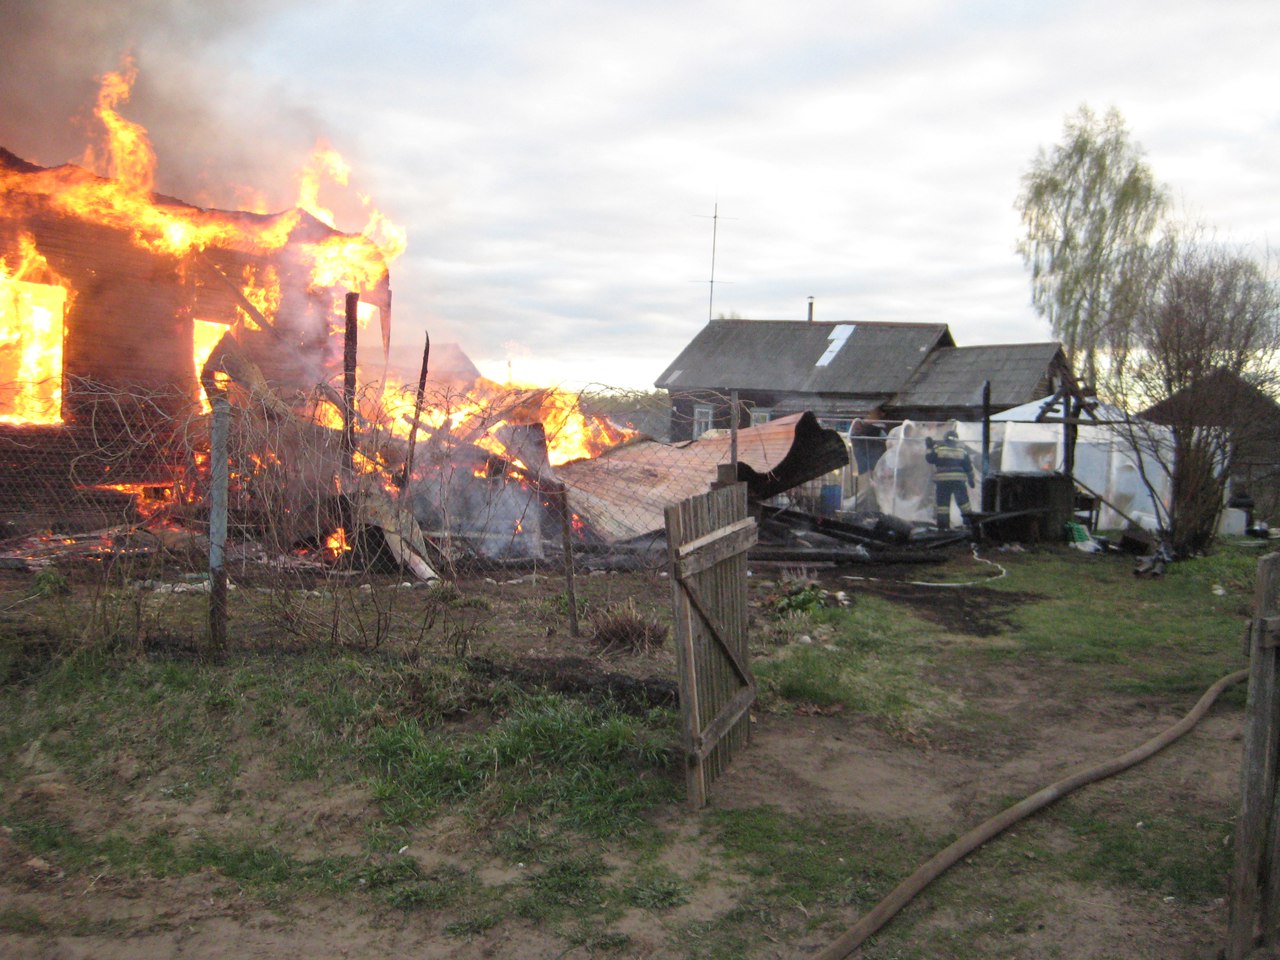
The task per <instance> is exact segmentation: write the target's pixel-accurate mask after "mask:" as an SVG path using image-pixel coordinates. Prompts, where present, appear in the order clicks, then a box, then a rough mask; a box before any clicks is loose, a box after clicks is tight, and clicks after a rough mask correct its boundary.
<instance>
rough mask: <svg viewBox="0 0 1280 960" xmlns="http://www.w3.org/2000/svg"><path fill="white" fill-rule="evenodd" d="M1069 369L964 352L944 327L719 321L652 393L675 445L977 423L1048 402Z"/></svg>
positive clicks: (1044, 351) (1019, 349)
mask: <svg viewBox="0 0 1280 960" xmlns="http://www.w3.org/2000/svg"><path fill="white" fill-rule="evenodd" d="M1069 376H1070V365H1069V364H1068V363H1067V360H1066V356H1065V354H1064V353H1063V351H1062V347H1061V346H1060V345H1059V344H1056V343H1040V344H1007V345H991V346H977V347H957V346H956V344H955V340H954V339H952V336H951V331H950V329H949V328H948V327H947V325H946V324H945V323H830V322H825V323H816V322H813V321H794V320H712V321H711V322H709V323H708V324H707V325H706V326H705V327H703V328H702V329H701V330H700V331H698V333H697V335H696V336H695V337H694V338H693V340H692V341H691V342H690V343H689V345H688V346H686V347H685V348H684V349H683V350H682V351H681V352H680V355H679V356H678V357H676V359H675V360H674V361H673V362H672V363H671V365H670V366H668V367H667V369H666V370H664V371H663V373H662V375H661V376H659V377H658V379H657V380H656V381H655V386H657V387H658V388H659V389H665V390H666V391H667V392H668V394H669V396H670V399H671V437H670V438H671V440H673V441H679V440H689V439H694V438H696V437H698V436H700V435H701V434H702V433H704V432H705V431H706V430H709V429H712V428H727V427H728V426H730V417H731V404H730V396H731V394H732V392H733V391H736V392H737V394H738V401H739V404H740V407H739V426H744V427H745V426H749V425H751V424H755V423H765V422H768V421H769V420H771V419H773V418H775V417H779V416H785V415H787V414H791V413H798V412H801V411H805V410H811V411H812V412H813V413H814V415H815V416H817V417H818V419H819V420H820V421H821V422H822V423H823V424H824V425H827V426H830V427H833V428H835V429H838V430H841V431H842V432H843V431H847V430H848V428H849V426H850V424H852V422H853V421H854V420H904V419H915V420H947V419H978V418H980V417H981V415H982V392H983V385H984V383H986V382H990V384H991V397H992V409H993V411H998V410H1004V409H1007V408H1009V407H1013V406H1017V405H1018V404H1021V403H1026V402H1027V401H1029V400H1033V399H1037V398H1040V397H1043V396H1045V395H1046V394H1049V393H1052V392H1053V391H1054V390H1055V389H1056V388H1057V387H1058V386H1059V385H1060V383H1061V381H1062V379H1063V378H1064V377H1069Z"/></svg>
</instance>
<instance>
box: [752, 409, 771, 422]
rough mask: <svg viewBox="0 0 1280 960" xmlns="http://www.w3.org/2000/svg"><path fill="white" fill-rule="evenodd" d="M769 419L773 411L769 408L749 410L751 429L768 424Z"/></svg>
mask: <svg viewBox="0 0 1280 960" xmlns="http://www.w3.org/2000/svg"><path fill="white" fill-rule="evenodd" d="M771 419H773V410H771V409H770V408H769V407H754V408H753V409H752V410H751V426H753V427H758V426H760V424H762V423H768V422H769V421H770V420H771Z"/></svg>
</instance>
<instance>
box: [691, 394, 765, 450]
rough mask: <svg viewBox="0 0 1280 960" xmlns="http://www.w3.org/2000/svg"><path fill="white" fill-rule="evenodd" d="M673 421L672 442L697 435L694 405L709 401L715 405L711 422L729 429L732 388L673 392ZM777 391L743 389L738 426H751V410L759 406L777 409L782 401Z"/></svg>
mask: <svg viewBox="0 0 1280 960" xmlns="http://www.w3.org/2000/svg"><path fill="white" fill-rule="evenodd" d="M669 396H670V398H671V425H670V432H669V436H670V439H671V442H672V443H682V442H684V441H686V440H692V439H693V423H694V408H695V407H696V406H700V405H705V406H709V407H711V410H712V417H711V426H712V428H713V429H717V430H728V429H729V428H730V427H731V426H732V416H733V414H732V406H733V405H732V403H731V402H730V394H729V391H727V390H726V391H724V392H723V393H720V392H717V391H710V390H699V391H691V392H689V393H680V392H674V391H672V392H670V393H669ZM779 399H780V397H779V395H778V394H776V393H765V392H763V391H758V390H741V391H739V392H738V428H739V429H744V428H746V427H749V426H751V412H752V410H755V409H770V410H771V409H773V407H774V406H775V405H776V404H777V403H778V402H779Z"/></svg>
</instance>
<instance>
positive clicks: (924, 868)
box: [813, 669, 1249, 960]
mask: <svg viewBox="0 0 1280 960" xmlns="http://www.w3.org/2000/svg"><path fill="white" fill-rule="evenodd" d="M1248 676H1249V671H1248V669H1244V670H1237V671H1236V672H1234V673H1229V674H1227V675H1226V676H1225V677H1223V678H1222V679H1220V680H1218V681H1217V682H1216V683H1215V684H1213V686H1211V687H1210V688H1209V689H1208V690H1206V691H1205V692H1204V694H1203V696H1201V697H1200V699H1199V701H1197V702H1196V705H1195V706H1194V707H1192V708H1191V712H1190V713H1188V714H1187V715H1186V716H1185V717H1183V718H1182V719H1181V720H1179V721H1178V722H1177V723H1175V724H1174V725H1173V726H1172V727H1169V728H1168V729H1167V730H1165V731H1164V732H1163V733H1161V734H1159V735H1158V736H1155V737H1152V738H1151V739H1150V740H1148V741H1147V742H1146V743H1144V744H1142V746H1140V747H1136V748H1134V749H1133V750H1130V751H1129V752H1128V753H1126V754H1123V755H1122V756H1119V757H1115V758H1114V759H1112V760H1108V761H1107V762H1105V763H1101V764H1099V765H1097V766H1095V767H1088V768H1086V769H1084V770H1079V771H1077V772H1076V773H1073V774H1072V775H1071V776H1069V777H1067V778H1065V779H1063V780H1059V781H1057V782H1056V783H1052V784H1050V785H1049V786H1047V787H1045V788H1044V789H1042V790H1038V791H1036V792H1035V793H1033V794H1031V795H1030V796H1028V797H1026V798H1025V799H1023V800H1020V801H1018V802H1017V803H1015V804H1014V805H1013V806H1011V807H1007V808H1006V809H1004V810H1002V811H1001V812H1000V813H998V814H996V815H995V816H994V817H992V818H991V819H990V820H987V821H986V822H985V823H982V824H979V825H978V826H977V827H974V828H973V829H972V830H970V831H969V832H968V833H966V834H964V835H963V836H962V837H960V838H959V839H958V840H956V841H955V842H954V843H952V844H951V845H950V846H949V847H947V848H946V849H945V850H942V851H941V852H939V853H937V854H935V855H934V856H933V857H932V859H930V860H928V861H926V862H925V863H923V864H921V866H920V867H918V868H917V869H916V871H915V873H913V874H911V876H909V877H907V879H906V880H904V881H902V883H900V884H898V886H897V887H895V888H894V889H893V891H892V892H890V894H889V895H888V896H887V897H885V898H884V899H883V900H881V901H880V902H879V903H878V904H876V906H875V907H874V908H873V909H872V910H871V911H870V912H869V913H867V914H865V915H864V916H863V917H862V919H861V920H859V921H858V922H857V923H855V924H854V925H853V926H852V927H850V928H849V929H848V930H846V931H845V932H844V933H843V934H841V935H840V937H839V938H837V939H836V940H835V941H834V942H833V943H831V945H830V946H828V947H826V948H825V949H824V950H822V951H821V952H819V953H817V954H815V955H814V958H813V960H843V958H844V957H847V956H849V955H850V954H851V953H853V951H854V950H856V949H858V947H859V946H861V945H862V943H863V942H864V941H865V940H866V939H867V938H868V937H871V936H872V935H873V934H875V932H876V931H877V930H879V929H880V928H881V927H883V926H884V925H885V924H886V923H888V922H889V921H890V920H891V919H893V917H894V916H896V915H897V913H898V911H899V910H901V909H902V908H903V907H905V906H906V905H907V904H908V903H910V902H911V901H912V900H913V899H914V898H915V896H916V894H918V893H920V892H921V891H922V890H923V889H924V888H925V887H927V886H928V885H929V884H930V883H932V882H933V881H934V880H936V879H937V878H938V877H940V876H942V874H944V873H945V872H946V871H947V870H949V869H950V868H951V867H953V866H955V864H957V863H959V862H960V861H961V860H963V859H964V858H965V857H967V856H968V855H969V854H970V853H972V852H973V851H974V850H976V849H978V847H980V846H982V845H983V844H984V843H986V842H987V841H988V840H990V839H992V838H993V837H995V836H997V835H998V834H1000V833H1003V832H1004V831H1005V830H1007V829H1009V827H1011V826H1013V825H1014V824H1015V823H1017V822H1018V821H1019V820H1022V819H1024V818H1026V817H1029V816H1031V814H1033V813H1035V812H1036V811H1038V810H1042V809H1044V808H1045V807H1047V806H1049V804H1051V803H1053V802H1055V801H1057V800H1060V799H1061V798H1062V797H1065V796H1066V795H1067V794H1069V793H1071V792H1073V791H1075V790H1078V789H1079V788H1080V787H1083V786H1085V785H1086V784H1090V783H1094V782H1096V781H1098V780H1105V779H1106V778H1107V777H1111V776H1114V775H1115V774H1117V773H1120V772H1122V771H1124V770H1127V769H1129V768H1130V767H1132V766H1135V765H1137V764H1139V763H1141V762H1142V761H1143V760H1146V759H1147V758H1149V757H1151V756H1153V755H1155V754H1156V753H1158V752H1160V751H1161V750H1163V749H1164V748H1165V747H1167V746H1168V745H1169V744H1171V743H1173V742H1174V741H1175V740H1177V739H1178V738H1179V737H1181V736H1182V735H1183V734H1185V733H1186V732H1187V731H1189V730H1190V729H1191V728H1192V727H1194V726H1195V725H1196V724H1197V723H1199V722H1200V719H1201V718H1202V717H1203V716H1204V715H1205V713H1207V712H1208V710H1209V708H1210V707H1211V706H1213V703H1214V701H1215V700H1217V699H1218V695H1219V694H1221V693H1222V691H1223V690H1225V689H1227V687H1230V686H1232V685H1233V684H1236V683H1239V682H1240V681H1241V680H1244V679H1245V678H1247V677H1248Z"/></svg>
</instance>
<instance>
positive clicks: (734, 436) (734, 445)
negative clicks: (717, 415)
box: [729, 390, 741, 471]
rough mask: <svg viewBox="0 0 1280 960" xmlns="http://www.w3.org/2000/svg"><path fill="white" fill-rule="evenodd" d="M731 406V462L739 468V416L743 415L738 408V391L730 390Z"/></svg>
mask: <svg viewBox="0 0 1280 960" xmlns="http://www.w3.org/2000/svg"><path fill="white" fill-rule="evenodd" d="M729 406H730V407H731V408H732V412H731V413H730V414H729V462H730V463H731V464H733V469H734V470H735V471H736V470H737V469H738V417H739V416H741V414H740V412H739V410H738V391H737V390H730V391H729Z"/></svg>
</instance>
